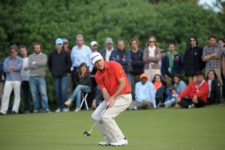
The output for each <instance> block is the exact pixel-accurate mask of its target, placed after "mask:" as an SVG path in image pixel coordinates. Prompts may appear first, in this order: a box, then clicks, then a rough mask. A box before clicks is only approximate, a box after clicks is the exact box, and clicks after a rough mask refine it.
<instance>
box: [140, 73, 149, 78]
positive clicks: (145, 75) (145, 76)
mask: <svg viewBox="0 0 225 150" xmlns="http://www.w3.org/2000/svg"><path fill="white" fill-rule="evenodd" d="M143 78H146V79H148V75H147V74H146V73H143V74H141V75H140V79H143Z"/></svg>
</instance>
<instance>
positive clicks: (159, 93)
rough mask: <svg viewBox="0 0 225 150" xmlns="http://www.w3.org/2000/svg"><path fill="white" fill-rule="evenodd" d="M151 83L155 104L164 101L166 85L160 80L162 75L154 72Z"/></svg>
mask: <svg viewBox="0 0 225 150" xmlns="http://www.w3.org/2000/svg"><path fill="white" fill-rule="evenodd" d="M152 83H153V84H154V87H155V90H156V96H155V100H156V104H157V105H158V104H160V103H163V102H164V95H165V90H166V86H165V83H164V81H163V80H162V77H161V76H160V75H159V74H156V75H155V76H154V78H153V80H152Z"/></svg>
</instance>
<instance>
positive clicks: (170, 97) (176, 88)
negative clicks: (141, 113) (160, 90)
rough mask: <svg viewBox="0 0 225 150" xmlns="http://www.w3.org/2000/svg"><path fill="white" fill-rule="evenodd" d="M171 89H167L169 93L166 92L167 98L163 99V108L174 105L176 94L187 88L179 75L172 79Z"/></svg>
mask: <svg viewBox="0 0 225 150" xmlns="http://www.w3.org/2000/svg"><path fill="white" fill-rule="evenodd" d="M173 82H174V84H173V87H172V88H170V89H169V92H167V98H166V99H165V102H164V103H163V106H165V107H170V106H172V105H174V104H175V103H176V98H177V97H178V94H180V93H181V92H183V90H184V89H185V88H186V87H187V85H186V83H185V82H184V81H183V80H181V77H180V75H178V74H177V75H174V77H173Z"/></svg>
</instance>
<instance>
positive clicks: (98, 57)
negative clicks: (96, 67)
mask: <svg viewBox="0 0 225 150" xmlns="http://www.w3.org/2000/svg"><path fill="white" fill-rule="evenodd" d="M101 59H103V57H102V55H101V54H100V53H99V52H93V53H92V54H91V61H92V64H95V63H96V61H98V60H101Z"/></svg>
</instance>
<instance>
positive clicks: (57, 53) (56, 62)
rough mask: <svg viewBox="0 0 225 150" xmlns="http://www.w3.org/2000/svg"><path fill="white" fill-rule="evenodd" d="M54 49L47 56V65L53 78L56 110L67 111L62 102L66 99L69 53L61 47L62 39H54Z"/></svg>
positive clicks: (69, 62)
mask: <svg viewBox="0 0 225 150" xmlns="http://www.w3.org/2000/svg"><path fill="white" fill-rule="evenodd" d="M55 44H56V50H54V51H53V52H52V53H51V54H50V55H49V58H48V67H49V70H50V72H51V74H52V76H53V78H54V85H55V96H56V102H57V106H58V108H57V110H56V112H67V111H69V109H68V108H66V107H65V105H64V102H65V100H66V99H67V73H68V72H69V70H70V67H71V59H70V55H69V54H68V53H67V52H65V51H64V50H63V49H62V47H63V40H62V39H61V38H57V39H56V42H55Z"/></svg>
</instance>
